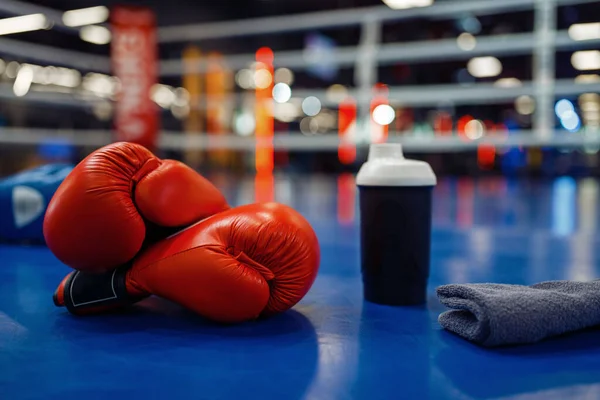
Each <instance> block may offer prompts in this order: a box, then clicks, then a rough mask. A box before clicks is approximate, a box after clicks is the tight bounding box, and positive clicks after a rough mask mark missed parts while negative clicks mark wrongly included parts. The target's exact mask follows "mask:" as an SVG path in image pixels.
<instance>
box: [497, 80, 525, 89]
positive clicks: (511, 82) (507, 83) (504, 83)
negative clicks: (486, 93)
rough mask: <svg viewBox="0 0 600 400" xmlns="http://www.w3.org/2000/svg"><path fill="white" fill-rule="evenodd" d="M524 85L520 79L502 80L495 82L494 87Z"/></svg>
mask: <svg viewBox="0 0 600 400" xmlns="http://www.w3.org/2000/svg"><path fill="white" fill-rule="evenodd" d="M522 85H523V83H522V82H521V81H520V80H519V79H518V78H500V79H498V80H497V81H496V82H494V86H498V87H506V88H508V87H519V86H522Z"/></svg>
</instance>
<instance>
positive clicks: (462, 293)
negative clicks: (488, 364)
mask: <svg viewBox="0 0 600 400" xmlns="http://www.w3.org/2000/svg"><path fill="white" fill-rule="evenodd" d="M437 295H438V298H439V299H440V301H441V302H442V304H444V305H445V306H447V307H449V308H452V309H453V310H450V311H446V312H444V313H442V314H441V315H440V316H439V318H438V321H439V323H440V324H441V325H442V327H444V328H445V329H447V330H449V331H451V332H454V333H456V334H458V335H459V336H461V337H463V338H465V339H467V340H469V341H472V342H474V343H477V344H479V345H482V346H486V347H494V346H502V345H512V344H526V343H535V342H538V341H540V340H543V339H546V338H549V337H552V336H557V335H561V334H564V333H568V332H573V331H576V330H579V329H584V328H588V327H591V326H595V325H600V281H593V282H572V281H550V282H542V283H538V284H535V285H532V286H521V285H508V284H493V283H474V284H453V285H444V286H440V287H438V288H437Z"/></svg>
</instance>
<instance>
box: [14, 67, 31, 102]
mask: <svg viewBox="0 0 600 400" xmlns="http://www.w3.org/2000/svg"><path fill="white" fill-rule="evenodd" d="M31 82H33V68H31V67H30V66H29V65H24V66H22V67H21V68H20V69H19V73H18V74H17V79H15V83H14V85H13V92H14V93H15V96H18V97H22V96H25V95H26V94H27V92H29V88H30V87H31Z"/></svg>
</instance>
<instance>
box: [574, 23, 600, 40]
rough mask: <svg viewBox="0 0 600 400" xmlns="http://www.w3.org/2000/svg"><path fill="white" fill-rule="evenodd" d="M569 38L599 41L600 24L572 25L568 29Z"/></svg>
mask: <svg viewBox="0 0 600 400" xmlns="http://www.w3.org/2000/svg"><path fill="white" fill-rule="evenodd" d="M569 36H570V37H571V39H573V40H590V39H600V22H591V23H588V24H573V25H571V26H570V27H569Z"/></svg>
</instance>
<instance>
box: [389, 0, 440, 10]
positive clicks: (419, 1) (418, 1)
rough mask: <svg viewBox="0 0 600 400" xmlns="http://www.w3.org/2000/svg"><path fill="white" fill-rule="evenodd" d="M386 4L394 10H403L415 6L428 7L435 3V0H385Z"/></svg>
mask: <svg viewBox="0 0 600 400" xmlns="http://www.w3.org/2000/svg"><path fill="white" fill-rule="evenodd" d="M383 2H384V3H385V5H386V6H388V7H389V8H392V9H394V10H403V9H407V8H414V7H427V6H430V5H432V4H433V0H383Z"/></svg>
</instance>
